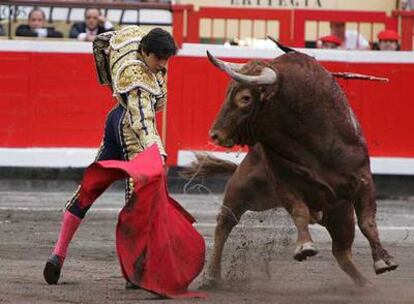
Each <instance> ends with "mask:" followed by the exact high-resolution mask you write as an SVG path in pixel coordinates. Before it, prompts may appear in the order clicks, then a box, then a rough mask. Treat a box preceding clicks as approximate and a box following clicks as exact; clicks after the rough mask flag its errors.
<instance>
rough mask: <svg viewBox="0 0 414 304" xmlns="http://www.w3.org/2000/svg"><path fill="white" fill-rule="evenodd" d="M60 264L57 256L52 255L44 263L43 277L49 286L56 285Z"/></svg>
mask: <svg viewBox="0 0 414 304" xmlns="http://www.w3.org/2000/svg"><path fill="white" fill-rule="evenodd" d="M61 269H62V263H61V260H60V258H59V256H58V255H56V254H52V255H51V256H50V257H49V258H48V259H47V262H46V265H45V269H44V270H43V277H44V278H45V281H46V282H47V283H48V284H49V285H56V284H57V282H58V281H59V277H60V270H61Z"/></svg>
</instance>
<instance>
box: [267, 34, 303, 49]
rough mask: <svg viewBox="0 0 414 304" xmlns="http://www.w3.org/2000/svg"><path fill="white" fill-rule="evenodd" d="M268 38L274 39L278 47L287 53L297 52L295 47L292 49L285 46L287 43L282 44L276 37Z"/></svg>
mask: <svg viewBox="0 0 414 304" xmlns="http://www.w3.org/2000/svg"><path fill="white" fill-rule="evenodd" d="M267 39H270V40H271V41H273V42H274V43H275V44H276V45H277V47H278V48H279V49H281V50H282V51H283V52H285V53H294V52H297V51H295V50H294V49H291V48H290V47H287V46H285V45H283V44H281V43H280V42H279V41H277V40H276V39H275V38H273V37H272V36H269V35H268V36H267Z"/></svg>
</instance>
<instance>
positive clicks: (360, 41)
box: [330, 22, 370, 50]
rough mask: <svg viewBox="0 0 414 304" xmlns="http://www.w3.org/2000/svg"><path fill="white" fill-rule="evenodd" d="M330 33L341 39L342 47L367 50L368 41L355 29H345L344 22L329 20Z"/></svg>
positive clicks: (368, 47)
mask: <svg viewBox="0 0 414 304" xmlns="http://www.w3.org/2000/svg"><path fill="white" fill-rule="evenodd" d="M330 27H331V34H332V35H335V36H337V37H338V38H340V39H341V40H342V46H341V48H342V49H346V50H369V49H370V46H369V43H368V41H367V40H366V39H365V38H364V36H362V35H361V34H360V33H358V32H357V31H356V30H346V29H345V22H331V23H330Z"/></svg>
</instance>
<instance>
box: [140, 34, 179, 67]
mask: <svg viewBox="0 0 414 304" xmlns="http://www.w3.org/2000/svg"><path fill="white" fill-rule="evenodd" d="M139 51H141V52H145V53H146V54H150V53H153V54H154V55H155V56H157V57H158V58H160V59H168V58H169V57H171V56H173V55H176V54H177V46H176V44H175V41H174V38H173V37H172V36H171V34H170V33H169V32H167V31H165V30H163V29H162V28H159V27H157V28H154V29H152V30H151V31H149V32H148V34H146V35H145V36H144V37H143V38H142V40H141V43H140V45H139Z"/></svg>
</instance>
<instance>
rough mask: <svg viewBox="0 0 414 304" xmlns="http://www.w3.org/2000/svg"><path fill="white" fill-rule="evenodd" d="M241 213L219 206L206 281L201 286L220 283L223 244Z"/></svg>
mask: <svg viewBox="0 0 414 304" xmlns="http://www.w3.org/2000/svg"><path fill="white" fill-rule="evenodd" d="M242 213H243V212H238V213H235V212H234V211H233V210H232V209H230V208H229V207H228V206H226V205H223V206H222V207H221V211H220V213H219V214H218V216H217V226H216V229H215V232H214V246H213V253H212V256H211V259H210V264H209V266H208V268H207V275H206V277H205V278H206V282H205V283H204V286H203V287H214V286H216V285H218V284H219V283H221V260H222V254H223V248H224V244H225V243H226V241H227V238H228V236H229V235H230V232H231V231H232V230H233V228H234V226H236V225H237V224H238V222H239V220H240V217H241V215H242Z"/></svg>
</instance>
